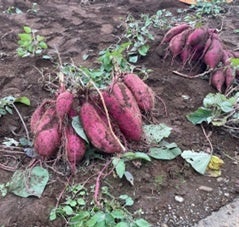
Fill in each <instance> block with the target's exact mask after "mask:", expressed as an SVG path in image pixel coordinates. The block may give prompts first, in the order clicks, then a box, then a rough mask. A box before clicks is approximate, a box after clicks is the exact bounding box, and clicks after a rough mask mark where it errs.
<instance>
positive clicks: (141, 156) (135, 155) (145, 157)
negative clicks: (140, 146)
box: [121, 152, 151, 161]
mask: <svg viewBox="0 0 239 227" xmlns="http://www.w3.org/2000/svg"><path fill="white" fill-rule="evenodd" d="M121 157H122V158H123V159H127V160H134V159H143V160H146V161H151V159H150V157H149V156H148V155H147V154H145V153H143V152H126V153H124V154H122V156H121Z"/></svg>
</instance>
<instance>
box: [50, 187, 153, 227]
mask: <svg viewBox="0 0 239 227" xmlns="http://www.w3.org/2000/svg"><path fill="white" fill-rule="evenodd" d="M92 189H94V187H92ZM67 193H68V196H67V197H66V199H65V201H64V202H63V203H61V204H60V206H59V207H57V208H54V209H52V211H51V213H50V220H51V221H53V220H55V219H56V218H57V217H58V216H62V217H64V219H65V220H67V222H68V224H69V226H72V227H76V226H77V227H81V226H82V227H93V226H103V227H111V226H112V227H113V226H132V227H141V226H142V227H147V226H151V225H150V224H149V223H148V222H147V221H146V220H144V219H142V218H136V219H135V218H134V215H133V214H131V213H130V212H129V211H128V210H127V209H126V207H127V206H132V205H133V203H134V201H133V199H132V198H131V197H130V196H128V195H121V196H119V197H118V198H115V197H114V196H113V195H112V194H111V193H110V192H109V189H108V187H107V186H104V187H102V199H101V205H102V206H101V207H97V206H95V204H94V203H93V202H91V201H89V200H87V196H88V195H89V193H90V192H89V191H88V190H87V189H86V188H85V187H84V186H83V185H81V184H76V185H73V186H71V187H68V189H67ZM122 201H123V202H122Z"/></svg>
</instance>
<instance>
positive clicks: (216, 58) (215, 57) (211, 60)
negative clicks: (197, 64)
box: [203, 38, 223, 69]
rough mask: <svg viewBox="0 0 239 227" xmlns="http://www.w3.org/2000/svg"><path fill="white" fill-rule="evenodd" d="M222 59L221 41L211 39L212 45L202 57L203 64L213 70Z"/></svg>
mask: <svg viewBox="0 0 239 227" xmlns="http://www.w3.org/2000/svg"><path fill="white" fill-rule="evenodd" d="M222 57H223V47H222V44H221V41H220V40H218V39H215V38H212V43H211V45H210V47H209V48H208V50H207V52H206V53H205V55H204V57H203V61H204V63H205V64H206V65H207V66H209V67H210V68H213V69H214V68H215V67H216V66H217V65H218V64H219V62H220V61H221V60H222Z"/></svg>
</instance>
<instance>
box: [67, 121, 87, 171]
mask: <svg viewBox="0 0 239 227" xmlns="http://www.w3.org/2000/svg"><path fill="white" fill-rule="evenodd" d="M64 139H65V151H66V156H67V159H68V161H69V163H70V167H71V170H72V172H73V173H75V171H76V164H77V163H78V162H79V161H81V160H82V159H83V157H84V155H85V151H86V146H85V141H84V140H83V139H82V138H80V137H79V136H78V135H77V134H76V133H75V131H74V129H73V128H72V127H71V126H70V125H69V126H67V127H66V128H65V130H64Z"/></svg>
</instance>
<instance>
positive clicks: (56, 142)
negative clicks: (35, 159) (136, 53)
mask: <svg viewBox="0 0 239 227" xmlns="http://www.w3.org/2000/svg"><path fill="white" fill-rule="evenodd" d="M60 90H61V91H60V92H59V94H58V95H57V97H56V98H55V99H50V100H44V101H43V102H42V103H41V105H40V106H38V107H37V109H36V110H35V111H34V112H33V114H32V116H31V122H30V126H31V132H32V134H33V136H34V148H35V151H36V152H37V153H38V154H39V155H40V156H41V157H43V158H46V159H47V158H51V157H54V155H56V154H57V151H58V150H60V149H61V150H63V151H64V154H65V155H64V157H66V159H67V161H68V162H69V164H70V166H71V169H72V171H75V167H76V163H77V162H79V161H80V160H82V159H83V157H84V155H85V151H86V144H85V140H83V139H82V138H81V137H80V136H78V135H77V134H76V132H75V130H74V128H73V127H72V125H71V117H72V116H77V115H78V116H79V119H80V122H81V124H82V127H83V129H84V132H85V134H86V136H87V138H88V140H89V141H90V143H91V144H92V145H93V146H94V147H95V148H97V149H98V150H99V151H101V152H103V153H108V154H113V153H120V152H123V151H124V150H125V146H123V145H122V143H121V141H120V139H119V138H121V139H122V138H123V139H122V140H123V141H127V140H128V141H140V140H141V139H142V136H143V130H142V126H143V121H142V112H150V111H151V110H152V109H153V108H154V103H155V96H154V93H153V91H152V89H151V88H150V87H149V86H148V85H147V84H146V83H145V82H144V81H143V80H141V79H140V78H139V77H138V76H137V75H136V74H124V75H121V76H120V77H118V78H117V79H115V80H114V81H112V83H111V84H110V86H109V87H108V88H107V89H104V90H99V91H98V92H95V90H92V92H91V91H88V92H87V95H83V96H81V97H77V96H76V95H73V94H72V93H71V92H69V91H67V90H65V89H60ZM82 97H83V98H82Z"/></svg>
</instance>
